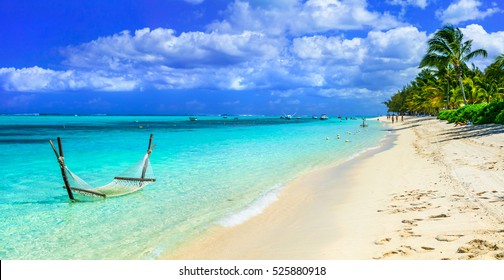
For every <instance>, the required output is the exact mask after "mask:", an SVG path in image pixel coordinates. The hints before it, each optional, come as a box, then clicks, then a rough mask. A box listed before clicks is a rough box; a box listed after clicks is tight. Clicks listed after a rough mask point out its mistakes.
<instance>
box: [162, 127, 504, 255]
mask: <svg viewBox="0 0 504 280" xmlns="http://www.w3.org/2000/svg"><path fill="white" fill-rule="evenodd" d="M382 121H384V122H387V120H385V119H384V118H383V119H382ZM391 129H393V130H394V135H396V136H397V139H396V140H395V143H394V145H393V146H392V147H391V148H389V149H386V150H385V151H379V152H374V154H373V152H370V153H371V155H370V154H367V155H363V156H361V157H360V158H356V159H355V160H352V161H351V162H349V163H346V164H344V165H343V166H339V167H333V168H327V169H323V170H318V171H316V172H312V173H310V174H308V175H305V176H302V177H301V178H298V179H296V180H294V181H293V182H291V183H290V184H289V185H288V186H287V188H286V189H285V190H284V191H283V192H282V193H281V194H280V196H279V200H278V201H277V202H275V203H273V204H272V205H271V206H270V207H268V208H267V209H266V210H265V211H264V212H263V213H262V214H260V215H258V216H256V217H254V218H252V219H250V220H249V221H247V222H245V223H243V224H240V225H238V226H235V227H231V228H223V227H217V226H216V227H214V228H212V229H210V230H208V232H207V233H206V234H204V235H203V236H202V237H201V238H200V239H199V240H196V241H195V242H193V243H191V244H190V245H188V246H185V247H183V248H180V250H177V251H176V252H168V253H166V255H164V256H163V258H168V259H349V260H354V259H433V260H435V259H503V258H504V126H501V125H489V126H463V127H453V125H451V124H446V123H445V122H442V121H438V120H436V119H432V118H412V119H406V120H405V121H404V122H403V123H396V124H393V125H391Z"/></svg>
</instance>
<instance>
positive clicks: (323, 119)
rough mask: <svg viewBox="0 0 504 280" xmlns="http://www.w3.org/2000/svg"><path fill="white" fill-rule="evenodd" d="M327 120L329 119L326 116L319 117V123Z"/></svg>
mask: <svg viewBox="0 0 504 280" xmlns="http://www.w3.org/2000/svg"><path fill="white" fill-rule="evenodd" d="M328 119H329V117H328V116H327V115H326V114H322V115H320V120H321V121H325V120H328Z"/></svg>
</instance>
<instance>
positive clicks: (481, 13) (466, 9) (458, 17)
mask: <svg viewBox="0 0 504 280" xmlns="http://www.w3.org/2000/svg"><path fill="white" fill-rule="evenodd" d="M481 6H482V3H481V2H480V1H478V0H459V1H457V2H455V3H452V4H450V5H449V6H448V8H446V10H439V11H438V12H437V16H438V18H439V19H441V20H442V21H443V23H450V24H458V23H461V22H465V21H468V20H474V19H483V18H485V17H487V16H490V15H492V14H495V13H497V12H500V9H499V8H498V7H491V8H487V9H480V7H481Z"/></svg>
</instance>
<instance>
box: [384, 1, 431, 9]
mask: <svg viewBox="0 0 504 280" xmlns="http://www.w3.org/2000/svg"><path fill="white" fill-rule="evenodd" d="M387 3H389V4H391V5H399V6H402V7H406V6H415V7H419V8H421V9H425V8H426V7H427V6H428V5H429V1H427V0H387Z"/></svg>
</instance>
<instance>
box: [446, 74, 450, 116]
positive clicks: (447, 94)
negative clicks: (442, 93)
mask: <svg viewBox="0 0 504 280" xmlns="http://www.w3.org/2000/svg"><path fill="white" fill-rule="evenodd" d="M449 109H450V82H449V81H448V82H447V83H446V110H449Z"/></svg>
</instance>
